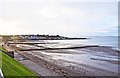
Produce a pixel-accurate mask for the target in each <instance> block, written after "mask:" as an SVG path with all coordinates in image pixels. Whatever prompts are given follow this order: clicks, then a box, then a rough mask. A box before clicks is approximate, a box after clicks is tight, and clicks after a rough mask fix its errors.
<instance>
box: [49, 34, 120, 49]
mask: <svg viewBox="0 0 120 78" xmlns="http://www.w3.org/2000/svg"><path fill="white" fill-rule="evenodd" d="M87 38H89V39H84V40H49V41H50V42H61V43H68V44H83V45H84V44H87V45H100V46H109V47H112V48H114V49H118V37H117V36H90V37H87Z"/></svg>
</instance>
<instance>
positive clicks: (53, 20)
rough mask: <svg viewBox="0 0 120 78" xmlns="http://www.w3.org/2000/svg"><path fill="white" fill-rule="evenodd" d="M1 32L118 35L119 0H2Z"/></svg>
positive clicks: (77, 35) (73, 35) (74, 35)
mask: <svg viewBox="0 0 120 78" xmlns="http://www.w3.org/2000/svg"><path fill="white" fill-rule="evenodd" d="M0 34H1V35H11V34H50V35H57V34H58V35H62V36H71V37H79V36H114V35H117V34H118V0H51V1H50V0H49V1H48V0H1V2H0Z"/></svg>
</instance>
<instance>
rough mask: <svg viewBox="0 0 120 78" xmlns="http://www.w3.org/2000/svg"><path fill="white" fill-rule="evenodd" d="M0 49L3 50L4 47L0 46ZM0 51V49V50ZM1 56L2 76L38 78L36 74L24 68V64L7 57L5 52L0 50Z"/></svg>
mask: <svg viewBox="0 0 120 78" xmlns="http://www.w3.org/2000/svg"><path fill="white" fill-rule="evenodd" d="M0 49H1V50H3V51H5V49H4V48H2V47H1V46H0ZM0 52H1V51H0ZM1 54H2V58H0V62H2V68H1V69H2V71H3V74H4V76H6V77H7V76H8V77H9V76H17V77H16V78H19V77H20V78H26V76H29V78H30V77H32V78H38V77H37V74H35V73H34V72H33V71H31V70H29V69H28V68H26V67H25V66H24V65H22V64H21V63H19V62H18V61H16V60H14V59H13V58H11V57H9V56H8V55H6V54H5V53H3V52H1Z"/></svg>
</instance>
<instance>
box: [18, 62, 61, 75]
mask: <svg viewBox="0 0 120 78" xmlns="http://www.w3.org/2000/svg"><path fill="white" fill-rule="evenodd" d="M20 62H21V63H22V64H24V65H25V66H27V67H28V68H30V69H31V70H33V71H35V72H36V73H38V74H39V75H40V76H61V75H60V74H58V73H55V72H54V71H52V70H50V69H48V68H46V67H44V66H42V65H38V64H36V63H35V62H32V61H30V60H22V61H20Z"/></svg>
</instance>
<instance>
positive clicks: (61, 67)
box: [14, 45, 120, 76]
mask: <svg viewBox="0 0 120 78" xmlns="http://www.w3.org/2000/svg"><path fill="white" fill-rule="evenodd" d="M14 46H15V45H14ZM32 46H33V45H32ZM44 46H45V45H44ZM19 47H21V48H30V47H31V45H27V46H26V47H25V45H19ZM37 47H39V48H40V46H37ZM17 48H18V46H17ZM33 48H36V46H35V45H34V47H33ZM42 48H43V47H42ZM76 50H77V51H78V52H77V51H76ZM101 51H102V52H101ZM106 51H107V52H109V53H107V54H109V55H110V58H114V57H112V56H115V60H111V59H110V58H109V57H106V56H104V54H105V55H106ZM17 52H18V53H20V54H21V55H23V56H25V57H26V58H28V59H29V60H31V61H33V62H35V63H36V64H38V65H41V64H42V65H43V66H45V68H47V69H48V70H51V71H54V72H55V73H57V74H59V75H61V76H117V75H118V71H117V65H118V64H120V63H119V61H117V55H118V53H119V51H117V50H113V49H112V48H110V47H105V46H98V47H87V48H86V47H84V48H82V49H67V50H62V49H61V50H44V51H17ZM100 52H101V53H103V55H101V54H100ZM88 54H90V55H89V57H91V58H90V60H88V59H86V57H88V56H86V55H88ZM66 55H68V56H67V59H66ZM69 55H70V57H69ZM71 55H73V56H71ZM74 55H75V57H76V55H79V56H78V57H81V56H82V55H83V56H82V57H84V58H79V59H81V60H83V61H84V62H85V61H86V60H87V61H89V62H91V63H93V65H92V64H89V63H88V64H87V63H86V64H85V63H83V62H80V60H78V61H79V62H78V61H76V60H68V59H71V58H72V59H73V58H74ZM64 57H65V58H64ZM96 57H97V58H96ZM98 58H99V59H98ZM106 58H107V59H106ZM84 59H86V60H84ZM23 61H24V60H23ZM93 61H96V62H93ZM21 62H22V61H21ZM102 64H103V65H102ZM96 65H98V67H99V68H98V67H97V66H96ZM104 65H109V66H107V67H109V68H111V67H113V69H114V71H113V69H111V70H109V68H105V67H106V66H105V67H104ZM41 71H42V70H41ZM95 71H97V72H95ZM46 73H47V72H46Z"/></svg>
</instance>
